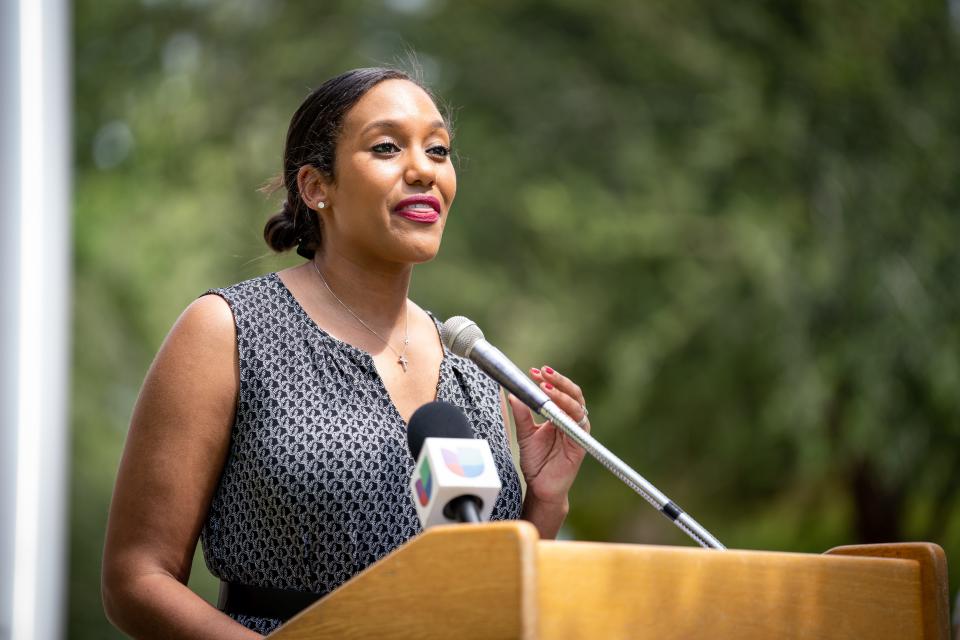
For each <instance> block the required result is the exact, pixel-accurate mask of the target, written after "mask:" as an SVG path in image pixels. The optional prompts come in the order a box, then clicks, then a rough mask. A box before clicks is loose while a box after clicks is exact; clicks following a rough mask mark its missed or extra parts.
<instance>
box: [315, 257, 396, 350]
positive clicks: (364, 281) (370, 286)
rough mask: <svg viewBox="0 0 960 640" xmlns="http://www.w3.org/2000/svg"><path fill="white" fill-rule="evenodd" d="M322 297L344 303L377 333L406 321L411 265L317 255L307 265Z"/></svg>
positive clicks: (336, 302) (335, 302)
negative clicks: (371, 263) (373, 263)
mask: <svg viewBox="0 0 960 640" xmlns="http://www.w3.org/2000/svg"><path fill="white" fill-rule="evenodd" d="M306 266H307V267H309V269H310V270H311V271H313V272H314V273H312V274H311V275H312V276H313V278H314V279H315V281H316V284H317V287H318V289H319V290H320V293H321V295H323V294H327V295H329V297H331V298H332V302H333V303H334V304H341V305H343V306H344V307H346V309H347V310H348V311H349V312H351V313H352V314H354V315H356V316H358V317H359V318H361V319H362V320H363V322H365V323H366V324H368V325H370V326H371V327H372V328H373V329H375V330H378V331H379V330H388V329H390V328H392V327H394V326H396V325H397V323H404V322H405V321H406V312H407V293H408V292H409V289H410V276H411V274H412V272H413V266H412V265H382V264H381V265H377V266H374V265H369V264H366V263H360V262H358V261H356V260H353V259H350V258H348V257H346V256H343V255H338V254H337V253H336V252H334V251H325V252H323V253H317V255H316V256H314V259H313V264H312V265H311V264H308V265H306Z"/></svg>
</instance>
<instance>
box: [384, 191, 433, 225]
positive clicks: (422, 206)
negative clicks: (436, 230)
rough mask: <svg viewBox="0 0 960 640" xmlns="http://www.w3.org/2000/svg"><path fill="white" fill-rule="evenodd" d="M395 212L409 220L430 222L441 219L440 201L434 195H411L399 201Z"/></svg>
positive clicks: (394, 209)
mask: <svg viewBox="0 0 960 640" xmlns="http://www.w3.org/2000/svg"><path fill="white" fill-rule="evenodd" d="M393 212H394V213H395V214H397V215H398V216H401V217H403V218H406V219H407V220H412V221H414V222H422V223H425V224H430V223H433V222H436V221H437V220H439V219H440V201H439V200H438V199H437V198H435V197H433V196H411V197H409V198H404V199H403V200H401V201H400V202H398V203H397V204H396V206H395V207H394V208H393Z"/></svg>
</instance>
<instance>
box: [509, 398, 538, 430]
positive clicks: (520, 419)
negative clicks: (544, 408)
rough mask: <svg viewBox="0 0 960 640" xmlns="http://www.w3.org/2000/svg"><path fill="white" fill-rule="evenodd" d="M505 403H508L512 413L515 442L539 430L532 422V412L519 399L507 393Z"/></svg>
mask: <svg viewBox="0 0 960 640" xmlns="http://www.w3.org/2000/svg"><path fill="white" fill-rule="evenodd" d="M507 401H508V402H509V403H510V409H511V410H512V411H513V421H514V423H515V424H516V426H517V440H524V439H526V438H528V437H529V436H530V435H532V434H533V433H534V432H535V431H536V430H537V429H538V428H539V425H537V424H536V423H535V422H534V421H533V412H532V411H530V408H529V407H528V406H527V405H525V404H523V402H522V401H521V400H520V399H519V398H517V397H516V396H515V395H513V394H512V393H508V394H507Z"/></svg>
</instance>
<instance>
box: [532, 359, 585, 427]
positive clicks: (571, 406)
mask: <svg viewBox="0 0 960 640" xmlns="http://www.w3.org/2000/svg"><path fill="white" fill-rule="evenodd" d="M530 375H531V376H532V377H533V379H534V380H536V381H537V382H539V383H540V388H541V389H543V390H544V392H546V394H547V395H548V396H550V399H551V400H553V401H554V402H555V403H556V404H557V406H558V407H560V408H561V409H562V410H563V411H564V412H565V413H566V414H567V415H568V416H570V417H571V418H573V419H574V420H583V418H584V417H585V416H586V414H585V411H586V403H585V402H584V399H583V390H582V389H580V387H579V386H578V385H577V384H575V383H574V382H573V380H571V379H570V378H568V377H566V376H564V375H563V374H561V373H559V372H558V371H556V370H554V369H552V368H550V367H548V366H546V365H544V367H543V368H542V369H530ZM585 423H586V426H585V427H584V428H585V429H587V430H589V420H587V421H585Z"/></svg>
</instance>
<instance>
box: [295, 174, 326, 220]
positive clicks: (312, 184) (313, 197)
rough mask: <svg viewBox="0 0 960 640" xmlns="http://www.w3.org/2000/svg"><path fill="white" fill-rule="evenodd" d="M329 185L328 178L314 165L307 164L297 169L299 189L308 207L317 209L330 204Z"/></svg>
mask: <svg viewBox="0 0 960 640" xmlns="http://www.w3.org/2000/svg"><path fill="white" fill-rule="evenodd" d="M327 187H328V180H327V178H326V177H325V176H324V175H323V174H322V173H320V170H319V169H317V168H316V167H314V166H313V165H309V164H305V165H303V166H302V167H300V170H299V171H297V189H298V190H299V191H300V199H302V200H303V203H304V204H305V205H307V207H308V208H310V209H313V210H315V211H316V210H318V209H323V208H325V207H329V206H330V203H329V202H327Z"/></svg>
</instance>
